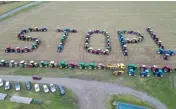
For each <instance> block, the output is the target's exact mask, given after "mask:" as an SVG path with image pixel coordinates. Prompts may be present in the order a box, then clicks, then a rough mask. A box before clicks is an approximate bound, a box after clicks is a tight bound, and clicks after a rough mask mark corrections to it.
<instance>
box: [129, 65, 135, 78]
mask: <svg viewBox="0 0 176 109" xmlns="http://www.w3.org/2000/svg"><path fill="white" fill-rule="evenodd" d="M136 70H137V66H136V65H135V64H129V65H128V75H129V76H136Z"/></svg>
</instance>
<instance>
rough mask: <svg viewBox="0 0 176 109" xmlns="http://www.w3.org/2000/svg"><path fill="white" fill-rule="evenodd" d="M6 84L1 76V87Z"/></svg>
mask: <svg viewBox="0 0 176 109" xmlns="http://www.w3.org/2000/svg"><path fill="white" fill-rule="evenodd" d="M3 85H4V81H3V80H2V79H1V78H0V87H2V86H3Z"/></svg>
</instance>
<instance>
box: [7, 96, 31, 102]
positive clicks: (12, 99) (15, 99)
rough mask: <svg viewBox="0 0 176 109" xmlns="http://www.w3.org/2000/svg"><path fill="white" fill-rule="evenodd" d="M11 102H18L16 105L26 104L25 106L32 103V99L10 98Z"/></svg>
mask: <svg viewBox="0 0 176 109" xmlns="http://www.w3.org/2000/svg"><path fill="white" fill-rule="evenodd" d="M10 101H11V102H16V103H24V104H30V103H31V101H32V98H27V97H20V96H12V97H11V98H10Z"/></svg>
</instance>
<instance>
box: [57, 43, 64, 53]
mask: <svg viewBox="0 0 176 109" xmlns="http://www.w3.org/2000/svg"><path fill="white" fill-rule="evenodd" d="M62 50H63V44H62V43H60V44H59V45H58V46H57V51H58V52H62Z"/></svg>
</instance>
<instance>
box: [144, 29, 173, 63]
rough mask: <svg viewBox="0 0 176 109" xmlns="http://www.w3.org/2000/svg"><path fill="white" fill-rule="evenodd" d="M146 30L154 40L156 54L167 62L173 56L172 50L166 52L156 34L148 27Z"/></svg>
mask: <svg viewBox="0 0 176 109" xmlns="http://www.w3.org/2000/svg"><path fill="white" fill-rule="evenodd" d="M146 30H147V32H148V33H149V34H150V36H151V37H152V39H153V40H154V42H155V44H156V45H157V46H158V51H157V52H158V54H161V55H163V59H164V60H168V59H169V57H170V56H173V55H174V50H166V49H165V47H164V45H163V44H162V41H161V40H160V39H159V38H158V37H157V36H156V34H155V33H154V32H153V30H152V29H151V28H150V27H148V28H147V29H146Z"/></svg>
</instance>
